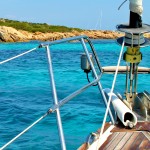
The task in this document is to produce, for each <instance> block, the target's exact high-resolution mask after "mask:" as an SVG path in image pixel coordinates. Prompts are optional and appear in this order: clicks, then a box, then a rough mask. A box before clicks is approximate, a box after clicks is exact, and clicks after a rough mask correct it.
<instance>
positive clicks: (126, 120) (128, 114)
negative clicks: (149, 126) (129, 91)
mask: <svg viewBox="0 0 150 150" xmlns="http://www.w3.org/2000/svg"><path fill="white" fill-rule="evenodd" d="M104 93H105V94H106V97H108V98H109V96H110V94H111V92H110V89H104ZM111 102H112V105H113V108H114V110H115V112H116V114H117V117H118V118H119V119H120V121H121V122H122V123H123V125H124V126H126V127H129V128H133V127H134V126H135V125H136V124H137V117H136V116H135V114H134V113H133V112H132V111H131V110H130V109H129V108H128V107H127V106H126V105H125V104H124V103H123V102H122V101H121V100H120V99H119V98H118V97H117V96H116V95H115V94H114V93H112V97H111Z"/></svg>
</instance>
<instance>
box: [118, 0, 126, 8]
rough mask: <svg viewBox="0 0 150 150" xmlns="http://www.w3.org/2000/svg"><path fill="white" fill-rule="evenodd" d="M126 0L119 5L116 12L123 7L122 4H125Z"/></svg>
mask: <svg viewBox="0 0 150 150" xmlns="http://www.w3.org/2000/svg"><path fill="white" fill-rule="evenodd" d="M126 1H127V0H125V1H124V2H122V3H121V5H120V6H119V7H118V10H120V8H121V7H122V6H123V4H124V3H125V2H126Z"/></svg>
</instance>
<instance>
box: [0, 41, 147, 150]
mask: <svg viewBox="0 0 150 150" xmlns="http://www.w3.org/2000/svg"><path fill="white" fill-rule="evenodd" d="M93 42H94V47H95V49H96V51H97V53H98V55H99V58H100V61H101V64H102V66H106V65H116V64H117V59H118V56H119V52H120V46H119V45H117V44H116V43H115V41H113V40H96V41H93ZM38 45H39V42H38V41H33V42H26V43H1V44H0V61H2V60H4V59H7V58H10V57H12V56H15V55H17V54H20V53H22V52H24V51H26V50H29V49H31V48H34V47H37V46H38ZM141 52H142V53H143V61H142V63H141V64H140V65H142V66H148V67H150V59H149V55H148V54H149V53H150V49H149V48H142V49H141ZM81 53H83V50H82V46H81V44H80V43H66V44H60V45H55V46H52V47H51V55H52V59H53V68H54V76H55V81H56V88H57V94H58V98H59V100H61V99H63V98H64V97H66V96H68V95H69V94H71V93H72V92H74V91H75V90H77V89H79V88H81V87H82V86H83V85H85V84H87V83H88V82H87V79H86V75H85V73H84V72H83V71H82V70H81V69H80V55H81ZM121 64H122V65H125V63H124V62H123V61H122V62H121ZM90 78H91V80H92V76H90ZM138 79H139V81H138V91H143V90H144V89H146V90H148V91H149V85H150V82H149V81H150V77H149V76H148V75H144V76H143V75H139V76H138ZM112 80H113V75H103V76H102V79H101V81H102V85H103V87H104V88H106V87H111V83H112ZM124 80H125V75H119V76H118V78H117V82H116V87H115V91H119V92H121V93H123V92H124V87H125V81H124ZM52 105H53V97H52V93H51V86H50V79H49V72H48V65H47V58H46V52H45V49H39V50H37V51H34V52H32V53H30V54H27V55H25V56H23V57H21V58H18V59H15V60H13V61H11V62H8V63H5V64H3V65H0V147H1V146H3V145H4V144H5V143H6V142H8V141H9V140H11V138H13V137H14V136H16V135H17V134H18V133H19V132H21V131H22V130H23V129H25V128H26V127H27V126H29V125H30V124H31V123H33V122H34V121H35V120H37V119H38V118H40V117H41V116H42V115H43V114H44V113H45V112H46V111H47V110H48V109H49V108H50V107H51V106H52ZM104 111H105V107H104V104H103V101H102V98H101V95H100V94H99V91H98V88H97V87H91V88H89V89H88V90H87V91H86V92H84V93H83V94H81V95H79V96H78V97H76V98H74V99H73V100H72V101H70V102H68V103H67V104H66V105H65V106H63V107H62V108H60V112H61V117H62V122H63V129H64V134H65V139H66V145H67V149H69V150H73V149H77V148H78V147H79V146H80V145H81V144H82V143H83V142H84V141H85V139H86V137H87V135H88V134H89V133H90V132H92V131H96V130H97V129H98V128H99V127H100V125H101V123H102V120H103V116H104ZM6 149H8V150H9V149H10V150H11V149H15V150H27V149H29V150H35V149H36V150H46V149H49V150H60V149H61V147H60V142H59V136H58V130H57V122H56V118H55V114H52V115H49V116H48V117H46V118H45V119H43V120H42V121H41V122H40V123H38V124H37V125H35V126H34V127H33V128H32V129H31V130H29V131H28V132H27V133H25V134H24V135H23V136H21V137H20V138H19V139H17V140H16V141H15V142H14V143H13V144H11V145H10V146H8V147H7V148H6Z"/></svg>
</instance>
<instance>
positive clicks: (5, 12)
mask: <svg viewBox="0 0 150 150" xmlns="http://www.w3.org/2000/svg"><path fill="white" fill-rule="evenodd" d="M123 1H124V0H74V1H73V0H1V3H0V6H1V7H0V18H8V19H13V20H19V21H28V22H36V23H48V24H52V25H65V26H68V27H78V28H82V29H102V30H115V26H116V24H120V23H125V22H128V20H129V7H128V5H129V2H126V3H125V4H124V5H123V6H122V8H121V10H119V11H118V7H119V5H120V4H121V3H122V2H123ZM143 6H144V13H143V21H144V23H148V24H150V16H149V13H150V11H149V9H150V0H143Z"/></svg>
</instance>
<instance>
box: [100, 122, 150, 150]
mask: <svg viewBox="0 0 150 150" xmlns="http://www.w3.org/2000/svg"><path fill="white" fill-rule="evenodd" d="M149 132H150V123H149V122H139V123H137V125H136V127H135V128H134V129H124V128H122V127H120V126H116V127H115V128H114V129H113V130H112V131H111V133H112V134H111V135H110V136H109V137H108V138H107V140H106V141H105V142H104V143H103V145H102V146H101V147H100V148H99V150H148V149H150V133H149Z"/></svg>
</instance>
